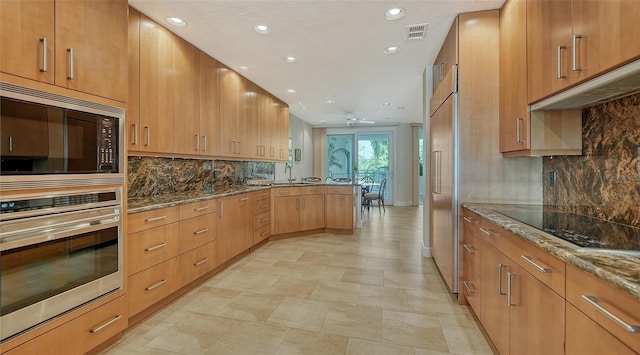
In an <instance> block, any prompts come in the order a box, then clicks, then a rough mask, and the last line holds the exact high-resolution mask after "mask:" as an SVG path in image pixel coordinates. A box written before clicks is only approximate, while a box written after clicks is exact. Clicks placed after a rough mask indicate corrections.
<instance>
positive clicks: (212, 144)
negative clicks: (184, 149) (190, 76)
mask: <svg viewBox="0 0 640 355" xmlns="http://www.w3.org/2000/svg"><path fill="white" fill-rule="evenodd" d="M199 83H200V84H199V85H200V90H199V94H200V154H201V155H208V156H217V155H219V154H220V144H219V143H218V142H219V137H218V130H219V129H220V63H219V62H218V61H217V60H215V59H213V58H211V57H210V56H208V55H207V54H205V53H204V52H200V78H199Z"/></svg>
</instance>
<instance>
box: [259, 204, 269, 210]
mask: <svg viewBox="0 0 640 355" xmlns="http://www.w3.org/2000/svg"><path fill="white" fill-rule="evenodd" d="M267 207H269V205H262V206H260V209H261V210H263V209H265V208H267Z"/></svg>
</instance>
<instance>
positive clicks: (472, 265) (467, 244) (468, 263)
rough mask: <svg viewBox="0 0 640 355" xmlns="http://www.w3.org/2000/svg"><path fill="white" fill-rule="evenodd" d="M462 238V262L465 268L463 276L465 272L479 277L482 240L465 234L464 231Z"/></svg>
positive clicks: (472, 234) (471, 234) (470, 234)
mask: <svg viewBox="0 0 640 355" xmlns="http://www.w3.org/2000/svg"><path fill="white" fill-rule="evenodd" d="M463 236H464V241H463V242H462V260H463V263H464V267H465V269H464V270H465V275H466V274H467V270H468V271H469V272H473V273H475V274H478V275H479V274H480V269H481V268H482V239H480V237H479V236H477V235H476V234H475V233H467V230H466V229H465V232H464V234H463Z"/></svg>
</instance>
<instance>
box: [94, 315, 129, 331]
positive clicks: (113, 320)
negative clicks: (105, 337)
mask: <svg viewBox="0 0 640 355" xmlns="http://www.w3.org/2000/svg"><path fill="white" fill-rule="evenodd" d="M121 318H122V316H120V315H117V316H115V317H113V319H111V320H110V321H107V322H106V323H104V324H102V325H99V326H97V327H95V328H93V329H91V330H89V332H90V333H97V332H99V331H101V330H102V329H104V328H106V327H108V326H110V325H112V324H113V323H115V322H117V321H119V320H120V319H121Z"/></svg>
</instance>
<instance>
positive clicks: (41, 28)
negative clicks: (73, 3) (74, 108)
mask: <svg viewBox="0 0 640 355" xmlns="http://www.w3.org/2000/svg"><path fill="white" fill-rule="evenodd" d="M54 8H55V7H54V2H53V0H30V1H26V0H25V1H0V48H2V50H1V51H0V71H2V72H4V73H9V74H14V75H17V76H21V77H24V78H28V79H33V80H37V81H42V82H45V83H49V84H53V82H54V79H53V75H54V67H53V65H54V60H53V59H54V58H53V55H54V46H55V37H54V33H55V31H54ZM45 43H46V45H45ZM45 59H46V60H45Z"/></svg>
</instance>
